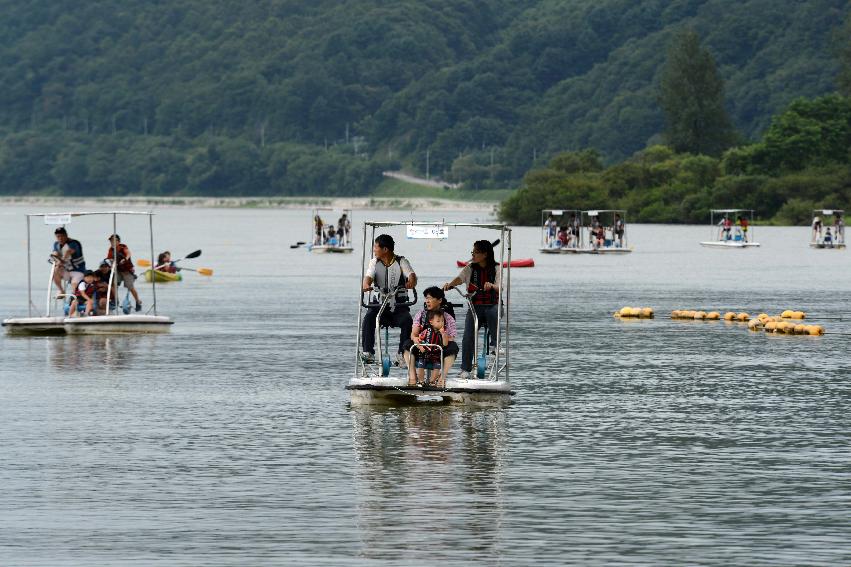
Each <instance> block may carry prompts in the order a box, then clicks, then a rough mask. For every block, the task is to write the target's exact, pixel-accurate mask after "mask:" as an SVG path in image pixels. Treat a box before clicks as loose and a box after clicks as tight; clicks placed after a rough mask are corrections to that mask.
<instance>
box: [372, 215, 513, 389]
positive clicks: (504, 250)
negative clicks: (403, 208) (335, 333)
mask: <svg viewBox="0 0 851 567" xmlns="http://www.w3.org/2000/svg"><path fill="white" fill-rule="evenodd" d="M406 226H424V227H430V226H441V227H449V228H462V227H463V228H481V229H487V230H494V231H498V232H499V235H500V236H499V258H495V259H496V261H497V265H498V267H499V277H500V282H502V289H500V300H501V301H503V304H504V309H497V321H496V344H497V348H496V354H495V359H494V364H493V367H492V368H493V372H492V378H491V380H492V381H499V380H498V377H499V375H500V373H502V372H504V373H505V374H504V377H503V380H504V381H505V383H506V384H508V383H510V377H509V368H510V366H509V361H510V353H511V348H510V347H511V344H510V340H509V337H510V333H511V325H510V322H511V227H509V226H508V225H505V224H498V223H474V222H445V220H440V221H436V220H435V221H414V220H410V221H364V223H363V251H362V254H361V276H360V281H359V282H358V288H359V289H360V288H361V283H362V282H363V280H364V277H365V276H366V263H367V255H366V253H367V249H369V251H370V256H369V259H372V243H373V242H375V238H376V236H375V231H376V229H379V228H394V227H406ZM370 229H371V235H370V238H369V239H367V231H368V230H370ZM363 311H364V305H363V290H361V293H360V297H359V298H358V319H357V325H358V336H357V343H356V344H355V360H356V368H357V364H361V365H362V364H363V361H362V360H361V356H360V348H361V340H362V339H363V336H362V335H363V328H362V324H361V323H362V322H363V317H364V313H363ZM503 311H504V312H505V314H504V315H503ZM503 321H505V336H504V338H505V354H504V358H505V359H504V360H503V361H500V358H501V357H502V356H503V355H502V353H500V348H499V347H500V345H502V338H503V337H502V327H503V325H502V322H503ZM474 340H476V341H478V337H474ZM500 362H502V366H500ZM473 364H476V361H475V360H474V361H473ZM355 375H356V376H357V370H356V371H355Z"/></svg>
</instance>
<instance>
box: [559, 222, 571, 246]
mask: <svg viewBox="0 0 851 567" xmlns="http://www.w3.org/2000/svg"><path fill="white" fill-rule="evenodd" d="M558 245H559V246H561V247H562V248H564V247H565V246H569V245H570V235H569V234H568V233H567V230H566V229H565V228H564V227H563V226H560V227H559V229H558Z"/></svg>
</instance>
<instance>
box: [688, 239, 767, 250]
mask: <svg viewBox="0 0 851 567" xmlns="http://www.w3.org/2000/svg"><path fill="white" fill-rule="evenodd" d="M700 245H701V246H703V247H705V248H759V242H742V241H741V240H707V241H705V242H701V243H700Z"/></svg>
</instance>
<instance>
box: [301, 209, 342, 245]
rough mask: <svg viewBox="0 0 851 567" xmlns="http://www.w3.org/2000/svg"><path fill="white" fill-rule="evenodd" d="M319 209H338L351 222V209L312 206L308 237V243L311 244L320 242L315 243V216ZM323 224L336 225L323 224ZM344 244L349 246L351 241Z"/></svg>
mask: <svg viewBox="0 0 851 567" xmlns="http://www.w3.org/2000/svg"><path fill="white" fill-rule="evenodd" d="M319 211H340V213H341V214H344V215H346V218H347V219H348V220H349V222H352V209H343V208H340V207H313V208H312V209H311V215H310V238H309V239H308V243H310V244H311V245H313V246H318V245H320V244H317V243H316V217H318V216H319ZM325 226H336V225H325ZM322 228H323V229H324V228H325V227H324V226H323V227H322ZM322 238H324V230H323V236H322ZM346 245H347V246H351V242H347V243H346Z"/></svg>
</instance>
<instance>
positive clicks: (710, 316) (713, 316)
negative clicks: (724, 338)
mask: <svg viewBox="0 0 851 567" xmlns="http://www.w3.org/2000/svg"><path fill="white" fill-rule="evenodd" d="M706 318H707V319H708V320H709V321H717V320H719V319H720V318H721V314H720V313H718V312H717V311H710V312H709V313H707V314H706Z"/></svg>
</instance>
